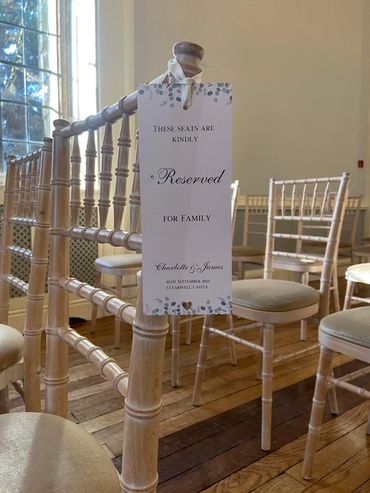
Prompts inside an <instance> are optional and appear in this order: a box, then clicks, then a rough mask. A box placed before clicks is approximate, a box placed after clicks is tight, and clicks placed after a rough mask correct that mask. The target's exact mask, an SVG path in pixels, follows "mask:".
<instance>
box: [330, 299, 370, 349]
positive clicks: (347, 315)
mask: <svg viewBox="0 0 370 493" xmlns="http://www.w3.org/2000/svg"><path fill="white" fill-rule="evenodd" d="M320 330H321V332H323V333H325V334H328V335H332V336H335V337H337V338H338V339H343V340H344V341H348V342H352V343H353V344H359V345H360V346H364V347H367V348H370V307H368V306H365V307H361V308H353V309H352V310H345V311H343V312H337V313H332V314H331V315H328V316H327V317H325V318H323V319H322V320H321V323H320Z"/></svg>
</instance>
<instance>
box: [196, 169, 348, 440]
mask: <svg viewBox="0 0 370 493" xmlns="http://www.w3.org/2000/svg"><path fill="white" fill-rule="evenodd" d="M348 181H349V174H348V173H343V175H342V176H341V177H333V178H318V179H307V180H286V181H276V180H273V179H272V180H270V189H269V210H268V224H267V236H266V253H265V263H264V278H263V279H244V280H238V281H233V288H232V312H233V315H236V316H238V317H241V318H245V319H248V320H250V321H252V322H253V323H252V324H249V325H247V326H243V327H240V328H239V327H237V328H234V329H232V330H230V329H228V330H219V329H216V328H214V327H212V316H207V317H206V318H205V323H204V327H203V332H202V339H201V344H200V351H199V357H198V365H197V373H196V379H195V386H194V394H193V403H194V404H195V405H199V404H200V403H201V386H202V382H203V379H204V374H205V366H206V358H207V348H208V342H209V337H210V335H217V336H222V337H225V338H227V339H229V340H231V341H233V342H236V343H240V344H242V345H244V346H246V347H248V348H251V349H254V350H255V351H257V352H258V353H261V354H262V375H261V376H262V432H261V448H262V449H263V450H270V448H271V415H272V385H273V365H274V364H276V363H279V362H281V361H285V360H286V359H288V358H291V357H298V356H299V355H302V354H305V353H307V352H308V351H309V350H311V349H312V348H313V347H317V345H315V346H313V347H308V348H303V349H302V350H298V351H296V352H295V353H290V354H287V355H282V356H279V357H277V358H274V356H273V354H274V331H275V326H276V325H278V324H287V323H291V322H298V321H300V320H302V319H307V318H309V317H312V316H314V315H316V314H317V313H319V317H320V318H321V317H322V316H324V315H326V314H327V313H328V310H329V288H330V279H331V274H332V267H333V259H334V255H335V253H336V250H337V243H338V239H339V235H340V228H341V223H342V220H343V214H344V205H345V202H346V198H347V193H348ZM320 190H323V191H324V192H323V193H324V200H322V201H321V202H320V205H319V206H317V204H316V199H317V197H318V194H319V191H320ZM298 196H299V197H300V206H299V207H297V201H296V198H297V197H298ZM329 197H331V198H332V199H333V200H335V207H334V208H333V207H327V203H328V200H329ZM315 221H321V222H322V223H323V224H329V225H330V230H329V235H328V236H327V237H322V236H316V237H314V236H307V235H304V234H302V231H301V229H300V228H299V225H300V224H301V223H302V222H305V223H306V222H307V223H310V222H315ZM286 223H290V224H291V225H292V226H293V225H294V224H295V225H296V230H297V232H296V233H281V232H279V231H278V229H279V227H280V228H281V227H283V226H284V224H286ZM315 238H316V241H318V242H319V241H320V242H325V243H326V250H325V256H324V268H323V273H322V275H321V279H320V290H319V291H317V290H316V289H314V288H312V287H310V286H307V285H304V284H300V283H297V282H293V281H283V280H278V279H272V273H273V265H274V260H275V259H276V258H279V257H280V258H288V259H289V258H292V259H302V260H307V261H316V257H315V256H313V255H309V254H304V253H294V252H287V251H280V250H276V247H275V241H276V240H277V239H279V240H294V241H304V240H315ZM320 260H321V259H320ZM261 325H262V328H261V331H262V341H261V343H260V344H256V343H254V342H252V341H249V340H246V339H244V338H241V337H238V336H237V333H238V332H239V331H242V330H245V329H251V328H255V327H261ZM333 401H334V396H333ZM333 406H334V402H333Z"/></svg>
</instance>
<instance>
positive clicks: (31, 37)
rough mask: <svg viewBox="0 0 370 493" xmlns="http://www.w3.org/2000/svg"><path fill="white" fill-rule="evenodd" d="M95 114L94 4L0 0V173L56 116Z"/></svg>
mask: <svg viewBox="0 0 370 493" xmlns="http://www.w3.org/2000/svg"><path fill="white" fill-rule="evenodd" d="M62 38H63V39H62ZM61 68H62V69H61ZM61 70H62V72H63V83H61V82H62V81H61V77H62V75H61ZM95 112H96V49H95V0H0V175H1V174H2V173H3V171H4V158H5V156H7V155H8V154H18V155H19V154H25V153H27V152H31V151H33V150H34V149H38V148H39V147H40V144H41V142H42V139H43V137H45V136H51V134H52V129H53V121H54V120H55V119H56V118H59V117H62V118H67V119H76V118H85V117H86V116H87V115H88V114H92V113H95Z"/></svg>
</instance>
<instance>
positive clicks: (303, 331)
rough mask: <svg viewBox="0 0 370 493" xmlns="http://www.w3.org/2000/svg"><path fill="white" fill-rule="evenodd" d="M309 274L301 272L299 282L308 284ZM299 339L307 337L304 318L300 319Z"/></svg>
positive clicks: (303, 339)
mask: <svg viewBox="0 0 370 493" xmlns="http://www.w3.org/2000/svg"><path fill="white" fill-rule="evenodd" d="M309 281H310V274H309V272H304V273H302V276H301V283H302V284H304V285H305V286H308V285H309ZM300 338H301V341H305V340H306V339H307V322H306V320H301V337H300Z"/></svg>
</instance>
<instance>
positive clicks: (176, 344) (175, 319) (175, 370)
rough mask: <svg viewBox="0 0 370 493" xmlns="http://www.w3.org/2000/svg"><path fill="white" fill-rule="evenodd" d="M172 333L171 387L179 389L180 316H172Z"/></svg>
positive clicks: (170, 320)
mask: <svg viewBox="0 0 370 493" xmlns="http://www.w3.org/2000/svg"><path fill="white" fill-rule="evenodd" d="M168 320H169V324H170V332H171V337H172V352H171V385H172V387H178V386H179V385H180V380H179V353H180V330H179V328H180V318H179V316H178V315H170V316H169V318H168Z"/></svg>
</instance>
